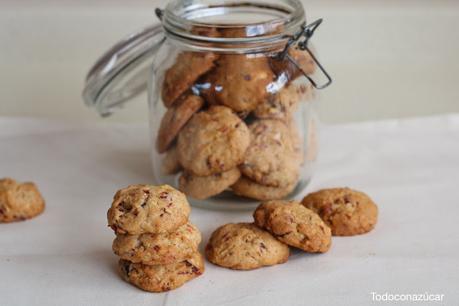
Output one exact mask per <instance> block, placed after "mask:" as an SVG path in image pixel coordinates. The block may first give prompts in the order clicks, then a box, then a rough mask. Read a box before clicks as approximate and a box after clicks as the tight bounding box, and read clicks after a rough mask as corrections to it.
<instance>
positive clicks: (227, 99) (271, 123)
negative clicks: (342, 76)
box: [156, 28, 315, 200]
mask: <svg viewBox="0 0 459 306" xmlns="http://www.w3.org/2000/svg"><path fill="white" fill-rule="evenodd" d="M196 31H197V33H199V34H201V35H207V36H212V37H247V35H246V33H245V32H244V31H243V30H242V29H231V28H226V29H225V30H223V29H219V30H217V29H207V30H200V29H196ZM264 34H267V33H264ZM289 52H290V56H291V57H292V58H294V59H295V60H296V62H297V63H298V64H299V66H300V67H301V68H302V71H301V70H300V69H298V68H297V67H296V66H295V65H293V64H292V63H291V62H290V61H289V60H287V59H285V60H279V59H277V58H275V57H270V56H268V55H267V54H257V55H256V56H254V55H245V54H220V53H213V52H191V51H184V52H182V53H180V54H179V55H178V56H177V58H176V61H175V63H174V64H173V65H172V66H171V67H170V68H168V69H167V70H166V72H165V76H164V80H163V83H162V95H161V96H162V100H163V104H164V105H165V107H166V108H167V111H166V113H165V114H164V116H163V118H162V120H161V124H160V127H159V131H158V137H157V143H156V148H157V151H158V152H159V153H161V154H163V153H164V158H163V164H162V171H163V173H164V174H167V175H172V174H176V173H179V172H180V171H182V173H181V175H180V178H179V188H180V190H182V191H183V192H185V193H186V194H187V195H189V196H191V197H193V198H196V199H206V198H209V197H212V196H215V195H217V194H220V193H221V192H223V191H225V190H232V191H233V192H234V193H235V194H237V195H240V196H245V197H249V198H253V199H259V200H271V199H281V198H283V197H285V196H287V195H288V194H290V193H291V192H292V191H293V189H294V188H295V187H296V185H297V183H298V180H299V172H300V168H301V166H302V165H303V163H304V161H305V159H311V158H312V159H313V158H314V154H311V152H306V153H305V152H304V150H303V144H304V141H303V138H305V137H304V136H301V133H300V130H299V129H298V127H297V126H296V122H295V119H294V115H295V112H296V111H297V108H298V105H299V103H301V102H302V101H309V100H311V99H312V97H313V95H314V93H313V89H312V87H311V86H310V85H306V83H305V82H302V81H297V82H295V80H298V79H299V78H300V77H301V76H302V75H303V73H307V74H312V73H313V72H314V71H315V64H314V61H313V59H312V58H311V56H310V55H309V53H307V52H305V51H301V50H298V49H295V48H291V49H290V51H289ZM308 136H310V137H311V139H313V138H312V136H313V135H306V137H308ZM306 141H307V142H309V141H310V140H309V139H307V140H306ZM308 147H309V145H308ZM311 147H312V145H311ZM305 155H306V156H305Z"/></svg>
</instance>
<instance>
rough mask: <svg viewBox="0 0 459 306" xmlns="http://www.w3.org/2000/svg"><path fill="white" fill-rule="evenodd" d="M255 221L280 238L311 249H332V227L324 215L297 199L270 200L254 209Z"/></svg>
mask: <svg viewBox="0 0 459 306" xmlns="http://www.w3.org/2000/svg"><path fill="white" fill-rule="evenodd" d="M253 218H254V219H255V224H256V225H257V226H258V227H260V228H263V229H265V230H267V231H268V232H270V233H271V234H272V235H273V236H274V237H276V238H277V239H278V240H280V241H282V242H284V243H286V244H288V245H290V246H293V247H296V248H299V249H301V250H303V251H306V252H310V253H324V252H327V251H328V250H329V249H330V245H331V231H330V228H329V227H328V226H327V225H325V223H324V222H323V221H322V219H320V217H319V216H318V215H317V214H316V213H315V212H313V211H312V210H310V209H307V208H306V207H304V206H303V205H301V203H299V202H296V201H279V200H278V201H268V202H265V203H262V204H261V205H260V206H258V208H257V209H256V210H255V212H254V213H253Z"/></svg>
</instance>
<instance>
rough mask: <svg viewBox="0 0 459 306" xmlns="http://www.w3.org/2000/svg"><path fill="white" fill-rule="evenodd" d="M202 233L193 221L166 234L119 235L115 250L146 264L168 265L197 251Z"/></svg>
mask: <svg viewBox="0 0 459 306" xmlns="http://www.w3.org/2000/svg"><path fill="white" fill-rule="evenodd" d="M200 242H201V233H200V232H199V230H198V229H197V228H196V227H195V226H194V225H193V224H191V223H187V224H185V225H182V226H181V227H179V228H178V229H177V230H176V231H175V232H172V233H164V234H141V235H118V236H117V237H116V238H115V240H114V241H113V246H112V248H113V252H114V253H115V254H116V255H118V256H119V257H121V258H122V259H125V260H128V261H130V262H133V263H143V264H146V265H167V264H172V263H176V262H180V261H183V260H185V259H187V258H188V257H190V256H191V255H193V253H195V252H197V249H198V245H199V243H200Z"/></svg>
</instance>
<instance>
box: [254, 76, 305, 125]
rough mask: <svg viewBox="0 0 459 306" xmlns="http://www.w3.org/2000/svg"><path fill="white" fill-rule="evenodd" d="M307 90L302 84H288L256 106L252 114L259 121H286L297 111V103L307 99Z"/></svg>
mask: <svg viewBox="0 0 459 306" xmlns="http://www.w3.org/2000/svg"><path fill="white" fill-rule="evenodd" d="M309 90H311V89H310V87H309V86H307V85H304V84H301V85H295V84H290V85H288V86H286V87H284V88H282V89H281V90H280V91H279V92H278V93H276V94H273V95H270V96H269V97H268V98H267V99H265V101H264V102H263V103H260V104H258V106H257V107H256V108H255V110H254V112H253V113H254V115H255V116H256V117H257V118H260V119H286V118H288V117H290V116H291V115H292V114H293V113H294V112H295V111H296V110H297V108H298V104H299V103H301V102H303V101H306V100H307V99H308V91H309Z"/></svg>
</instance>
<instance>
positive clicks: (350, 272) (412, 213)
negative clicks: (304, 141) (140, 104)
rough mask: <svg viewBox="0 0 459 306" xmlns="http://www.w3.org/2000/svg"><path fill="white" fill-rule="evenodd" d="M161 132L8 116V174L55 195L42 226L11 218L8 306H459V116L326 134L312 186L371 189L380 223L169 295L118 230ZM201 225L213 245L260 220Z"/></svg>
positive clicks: (209, 219)
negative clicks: (143, 278)
mask: <svg viewBox="0 0 459 306" xmlns="http://www.w3.org/2000/svg"><path fill="white" fill-rule="evenodd" d="M148 137H149V135H148V129H147V126H146V125H136V126H133V125H112V124H104V123H102V124H100V125H91V126H84V125H78V124H66V123H58V122H50V121H43V120H34V119H12V118H2V119H0V177H5V176H10V177H14V178H16V179H18V180H32V181H34V182H36V183H37V184H38V185H39V187H40V189H41V190H42V193H43V195H44V197H45V198H46V201H47V208H46V211H45V213H44V214H43V215H41V216H40V217H38V218H36V219H33V220H30V221H27V222H20V223H13V224H0V305H59V306H62V305H113V306H114V305H265V306H269V305H369V304H371V303H372V292H376V293H378V294H384V293H391V294H396V293H402V294H410V293H419V294H421V293H425V292H428V293H433V294H444V300H443V304H444V305H458V303H459V289H458V288H459V230H458V225H459V115H448V116H438V117H431V118H419V119H408V120H391V121H382V122H375V123H359V124H349V125H341V126H332V127H326V128H324V129H323V133H322V138H321V145H322V148H321V155H320V159H319V165H318V168H317V172H316V175H315V177H314V179H313V181H312V183H311V185H310V186H309V187H308V191H311V190H316V189H319V188H323V187H332V186H350V187H353V188H357V189H361V190H363V191H365V192H367V193H368V194H369V195H371V196H372V197H373V199H374V200H375V201H376V202H377V203H378V205H379V209H380V217H379V223H378V225H377V227H376V229H375V230H374V231H373V232H371V233H370V234H367V235H362V236H357V237H352V238H334V239H333V246H332V248H331V250H330V251H329V252H328V253H326V254H323V255H308V254H304V253H300V252H293V254H292V256H291V258H290V260H289V261H288V262H287V263H286V264H283V265H277V266H274V267H270V268H263V269H258V270H254V271H248V272H238V271H231V270H227V269H223V268H219V267H216V266H213V265H212V264H210V263H207V265H206V272H205V274H204V275H203V276H201V277H199V278H198V279H196V280H194V281H192V282H190V283H187V284H186V285H185V286H183V287H182V288H180V289H178V290H174V291H172V292H169V293H164V294H152V293H146V292H142V291H140V290H138V289H137V288H135V287H133V286H130V285H128V284H127V283H125V282H124V281H122V280H121V279H120V277H119V276H118V275H117V273H116V262H117V259H116V257H115V255H113V254H112V251H111V242H112V240H113V237H114V235H113V233H112V231H111V230H110V229H109V228H107V226H106V211H107V209H108V207H109V205H110V203H111V198H112V196H113V194H114V192H115V191H116V190H117V189H119V188H121V187H124V186H126V185H128V184H132V183H148V182H150V181H151V168H150V163H149V156H148V149H149V148H148V144H149V143H150V142H149V140H148ZM191 219H192V221H193V222H194V223H195V224H196V225H197V226H198V227H199V228H200V229H201V231H202V232H203V239H204V242H203V243H202V245H201V250H202V248H203V245H204V244H205V242H206V241H207V239H208V238H209V235H210V233H211V232H212V231H213V230H214V229H215V228H216V227H217V226H219V225H221V224H224V223H227V222H237V221H250V220H251V215H250V213H249V212H226V213H225V212H221V211H219V212H216V211H206V210H201V209H198V208H193V210H192V216H191ZM424 304H425V305H428V304H431V305H432V304H433V305H435V304H438V305H440V304H441V303H434V302H431V303H424Z"/></svg>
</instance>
